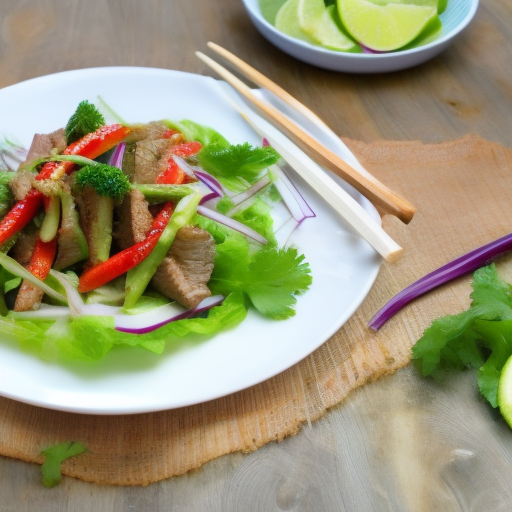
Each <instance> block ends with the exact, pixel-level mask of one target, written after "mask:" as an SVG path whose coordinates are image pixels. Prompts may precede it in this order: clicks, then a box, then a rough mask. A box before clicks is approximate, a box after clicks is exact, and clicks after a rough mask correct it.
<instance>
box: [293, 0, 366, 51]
mask: <svg viewBox="0 0 512 512" xmlns="http://www.w3.org/2000/svg"><path fill="white" fill-rule="evenodd" d="M335 16H336V8H335V6H334V5H330V6H329V7H327V8H326V7H325V4H324V0H299V10H298V18H299V25H300V28H301V29H302V30H303V31H304V32H305V33H306V34H308V35H309V36H310V37H311V38H312V39H313V40H314V41H315V42H316V43H317V44H319V45H321V46H324V47H325V48H328V49H330V50H336V51H342V52H357V51H360V47H359V45H358V44H357V43H356V42H355V41H353V40H352V39H350V37H348V36H347V35H346V34H344V33H343V32H342V30H341V27H339V26H338V24H337V23H336V21H335Z"/></svg>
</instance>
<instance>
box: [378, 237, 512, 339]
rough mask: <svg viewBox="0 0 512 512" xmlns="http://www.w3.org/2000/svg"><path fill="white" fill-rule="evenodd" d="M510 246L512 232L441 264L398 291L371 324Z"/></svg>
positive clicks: (488, 260) (381, 320)
mask: <svg viewBox="0 0 512 512" xmlns="http://www.w3.org/2000/svg"><path fill="white" fill-rule="evenodd" d="M510 250H512V234H508V235H505V236H504V237H501V238H498V239H497V240H494V241H493V242H490V243H488V244H486V245H483V246H481V247H479V248H478V249H474V250H473V251H471V252H468V253H467V254H465V255H463V256H460V257H459V258H457V259H455V260H453V261H451V262H450V263H447V264H446V265H443V266H442V267H439V268H438V269H436V270H434V271H432V272H430V273H429V274H427V275H426V276H424V277H422V278H421V279H418V281H416V282H414V283H413V284H411V285H409V286H408V287H407V288H405V289H404V290H402V291H401V292H400V293H398V294H397V295H395V296H394V297H393V298H392V299H391V300H390V301H389V302H388V303H387V304H386V305H385V306H384V307H382V308H381V309H380V310H379V311H378V312H377V313H376V314H375V316H374V317H373V318H372V319H371V320H370V322H369V324H368V326H369V327H370V328H371V329H374V330H378V329H380V328H381V327H382V326H383V325H384V324H385V323H386V322H387V321H388V320H389V319H390V318H391V317H393V316H394V315H395V314H396V313H398V312H399V311H400V310H401V309H402V308H404V307H405V306H406V305H407V304H409V303H410V302H412V301H413V300H414V299H416V298H418V297H420V296H421V295H423V294H425V293H427V292H429V291H430V290H433V289H434V288H437V287H438V286H441V285H443V284H445V283H448V282H450V281H452V280H453V279H456V278H457V277H461V276H463V275H466V274H469V273H470V272H474V271H475V270H477V269H479V268H480V267H483V266H484V265H488V264H489V263H490V262H491V260H492V259H493V258H495V257H497V256H499V255H501V254H503V253H505V252H508V251H510Z"/></svg>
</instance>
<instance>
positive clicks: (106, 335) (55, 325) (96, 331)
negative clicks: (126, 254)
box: [0, 292, 248, 361]
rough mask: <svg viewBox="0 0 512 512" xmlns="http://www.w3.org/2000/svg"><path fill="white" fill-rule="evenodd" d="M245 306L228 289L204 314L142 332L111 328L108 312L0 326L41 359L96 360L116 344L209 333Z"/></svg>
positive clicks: (149, 344)
mask: <svg viewBox="0 0 512 512" xmlns="http://www.w3.org/2000/svg"><path fill="white" fill-rule="evenodd" d="M247 307H248V304H247V303H246V300H245V297H243V295H242V294H240V293H237V292H234V293H231V294H230V295H229V296H227V297H226V299H225V300H224V302H223V303H222V304H221V305H219V306H216V307H214V308H212V309H211V310H210V311H208V314H207V316H206V317H197V318H189V319H184V320H179V321H176V322H170V323H168V324H166V325H163V326H162V327H160V328H158V329H156V330H154V331H152V332H149V333H146V334H131V333H126V332H121V331H117V330H116V329H115V326H114V319H113V317H108V316H86V315H84V316H77V317H72V318H62V319H59V320H57V321H50V320H41V321H39V320H30V321H29V320H14V319H12V318H3V319H2V318H0V330H1V331H2V333H4V334H5V335H6V336H8V337H11V338H14V339H15V340H17V342H18V343H19V346H20V347H21V348H22V349H23V350H25V351H27V352H30V353H33V354H36V355H37V356H39V357H40V358H42V359H45V360H50V361H98V360H100V359H102V358H104V357H105V356H106V355H107V354H108V353H109V352H110V351H111V350H113V349H115V348H116V347H128V346H130V347H139V348H143V349H145V350H148V351H150V352H153V353H155V354H161V353H162V352H163V351H164V349H165V346H166V344H172V343H177V342H179V341H180V340H182V339H184V338H185V337H189V336H194V337H196V338H197V337H199V338H203V337H204V338H206V337H211V336H213V335H214V334H217V333H218V332H220V331H222V330H224V329H228V328H231V327H234V326H236V325H238V324H239V323H240V322H242V321H243V320H244V319H245V317H246V316H247Z"/></svg>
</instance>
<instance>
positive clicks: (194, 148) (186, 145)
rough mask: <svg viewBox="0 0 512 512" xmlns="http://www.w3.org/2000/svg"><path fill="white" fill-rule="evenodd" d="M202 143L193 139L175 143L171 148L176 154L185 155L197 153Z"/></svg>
mask: <svg viewBox="0 0 512 512" xmlns="http://www.w3.org/2000/svg"><path fill="white" fill-rule="evenodd" d="M202 147H203V145H202V144H201V143H200V142H197V141H195V140H193V141H192V142H183V143H182V144H177V145H176V146H175V147H174V148H173V151H172V152H173V153H174V154H175V155H177V156H181V157H187V156H193V155H197V153H199V151H201V148H202Z"/></svg>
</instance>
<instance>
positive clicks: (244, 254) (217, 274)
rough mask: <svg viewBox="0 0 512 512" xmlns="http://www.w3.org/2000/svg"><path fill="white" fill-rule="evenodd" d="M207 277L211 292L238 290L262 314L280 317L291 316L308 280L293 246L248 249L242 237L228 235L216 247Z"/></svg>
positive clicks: (308, 283) (302, 259)
mask: <svg viewBox="0 0 512 512" xmlns="http://www.w3.org/2000/svg"><path fill="white" fill-rule="evenodd" d="M217 253H218V256H217V259H216V264H215V268H214V272H213V274H212V277H211V280H210V283H209V284H210V286H211V288H212V293H220V294H225V295H227V294H229V293H233V292H242V293H243V294H244V295H245V296H246V297H247V298H248V299H249V300H250V302H251V303H252V305H253V306H254V307H255V308H256V309H257V310H258V311H259V312H260V313H261V314H262V315H264V316H266V317H269V318H272V319H274V320H284V319H286V318H289V317H291V316H293V315H295V309H294V307H295V304H296V302H297V298H296V296H297V295H301V294H302V293H304V292H305V291H306V290H307V289H308V288H309V286H310V285H311V282H312V277H311V270H310V267H309V264H308V263H305V262H304V256H303V255H299V254H298V253H297V250H296V249H295V248H287V249H279V248H277V247H264V248H262V249H260V250H259V251H257V252H254V251H252V250H251V247H250V245H249V243H248V242H247V241H246V240H245V239H243V238H242V237H236V236H233V237H228V238H226V239H225V240H224V242H223V243H221V244H219V245H218V246H217Z"/></svg>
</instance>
